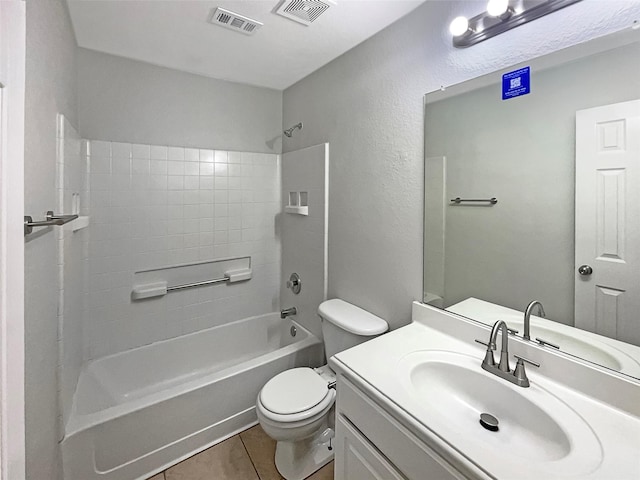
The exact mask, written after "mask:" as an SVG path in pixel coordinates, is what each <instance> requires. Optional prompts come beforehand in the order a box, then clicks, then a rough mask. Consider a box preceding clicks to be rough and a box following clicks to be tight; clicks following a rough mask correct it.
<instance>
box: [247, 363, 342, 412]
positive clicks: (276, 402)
mask: <svg viewBox="0 0 640 480" xmlns="http://www.w3.org/2000/svg"><path fill="white" fill-rule="evenodd" d="M327 385H328V383H327V381H326V380H324V379H323V378H322V377H321V376H320V375H319V374H318V373H316V372H315V371H314V370H313V369H311V368H308V367H302V368H293V369H291V370H286V371H284V372H282V373H279V374H278V375H276V376H275V377H273V378H272V379H271V380H269V381H268V382H267V383H266V385H265V386H264V387H262V390H261V391H260V394H259V395H258V407H259V409H260V410H261V413H262V414H263V415H264V416H265V417H267V418H269V419H270V420H272V421H275V422H283V423H290V422H299V421H302V420H307V419H309V418H311V417H315V416H318V415H319V414H324V413H325V412H326V411H328V410H329V408H331V406H332V405H333V402H334V401H335V394H336V392H335V390H334V389H330V388H328V387H327Z"/></svg>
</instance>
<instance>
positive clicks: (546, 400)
mask: <svg viewBox="0 0 640 480" xmlns="http://www.w3.org/2000/svg"><path fill="white" fill-rule="evenodd" d="M480 364H481V359H479V358H474V357H471V356H468V355H463V354H459V353H453V352H447V351H437V350H428V351H418V352H413V353H410V354H408V355H407V356H405V357H403V358H402V359H401V360H400V362H399V364H398V367H399V372H400V375H401V383H402V385H403V386H404V388H405V389H407V390H408V391H409V393H410V394H411V395H412V396H413V397H415V398H417V399H418V401H419V402H420V405H421V407H420V408H421V409H422V410H423V411H422V415H423V418H424V419H425V423H426V424H427V426H429V427H430V428H432V429H433V431H434V432H438V433H439V434H440V435H441V436H442V437H443V438H444V439H445V440H447V441H448V442H449V443H450V444H451V445H455V446H456V448H457V449H458V450H460V451H461V452H462V453H465V454H469V455H472V456H474V455H475V454H476V453H477V454H481V455H487V454H489V455H491V456H493V457H495V452H496V451H502V452H504V456H503V457H501V458H500V459H499V462H502V463H504V464H505V465H506V464H507V463H508V464H509V465H510V470H508V471H511V472H513V471H518V470H513V468H518V464H520V466H521V467H522V468H523V469H524V470H527V471H530V469H531V465H532V464H535V465H536V467H535V468H536V470H537V471H539V472H540V471H544V472H546V473H549V474H553V475H554V476H556V477H557V476H563V475H572V476H575V475H586V474H588V473H590V472H592V471H593V470H594V469H596V468H597V467H598V465H599V464H600V462H601V461H602V449H601V446H600V442H599V441H598V438H597V437H596V436H595V434H594V433H593V431H592V430H591V429H590V428H589V426H588V425H587V424H586V423H585V421H584V420H583V419H582V418H581V417H580V416H579V415H578V414H577V413H576V412H575V411H574V410H572V409H571V408H570V407H569V406H567V405H566V404H565V403H564V402H562V401H560V400H559V399H558V398H556V397H555V396H554V395H552V394H551V393H549V392H547V391H546V390H544V389H542V388H540V387H539V386H537V385H535V382H534V381H532V385H531V387H529V388H523V387H518V386H516V385H513V384H511V383H509V382H508V381H506V380H504V379H502V378H499V377H497V376H495V375H492V374H490V373H488V372H485V371H484V370H482V368H481V366H480ZM512 367H513V365H512ZM482 413H489V414H491V415H493V416H494V417H496V418H497V419H498V421H499V430H498V431H489V430H487V429H485V427H483V426H482V425H481V424H480V422H479V419H480V414H482ZM485 451H486V452H485ZM488 452H491V453H488ZM527 476H528V475H527Z"/></svg>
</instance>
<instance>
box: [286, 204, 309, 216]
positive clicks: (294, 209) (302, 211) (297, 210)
mask: <svg viewBox="0 0 640 480" xmlns="http://www.w3.org/2000/svg"><path fill="white" fill-rule="evenodd" d="M284 211H285V212H287V213H293V214H296V215H309V207H308V206H304V207H300V206H298V205H287V206H286V207H284Z"/></svg>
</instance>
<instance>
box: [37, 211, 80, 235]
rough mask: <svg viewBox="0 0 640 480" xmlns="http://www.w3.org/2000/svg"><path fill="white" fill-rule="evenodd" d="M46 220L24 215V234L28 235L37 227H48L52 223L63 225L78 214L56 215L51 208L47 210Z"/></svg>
mask: <svg viewBox="0 0 640 480" xmlns="http://www.w3.org/2000/svg"><path fill="white" fill-rule="evenodd" d="M45 218H46V220H40V221H37V222H34V221H33V218H32V217H31V216H30V215H25V216H24V234H25V235H29V234H30V233H31V232H33V229H34V228H37V227H50V226H52V225H57V226H60V225H64V224H65V223H69V222H71V221H72V220H75V219H76V218H78V215H56V214H55V213H53V210H49V211H48V212H47V216H46V217H45Z"/></svg>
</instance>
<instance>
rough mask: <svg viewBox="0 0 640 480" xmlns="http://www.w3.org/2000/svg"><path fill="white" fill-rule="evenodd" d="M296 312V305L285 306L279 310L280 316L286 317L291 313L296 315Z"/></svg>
mask: <svg viewBox="0 0 640 480" xmlns="http://www.w3.org/2000/svg"><path fill="white" fill-rule="evenodd" d="M297 313H298V310H297V309H296V307H291V308H285V309H283V310H280V318H287V317H290V316H291V315H297Z"/></svg>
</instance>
